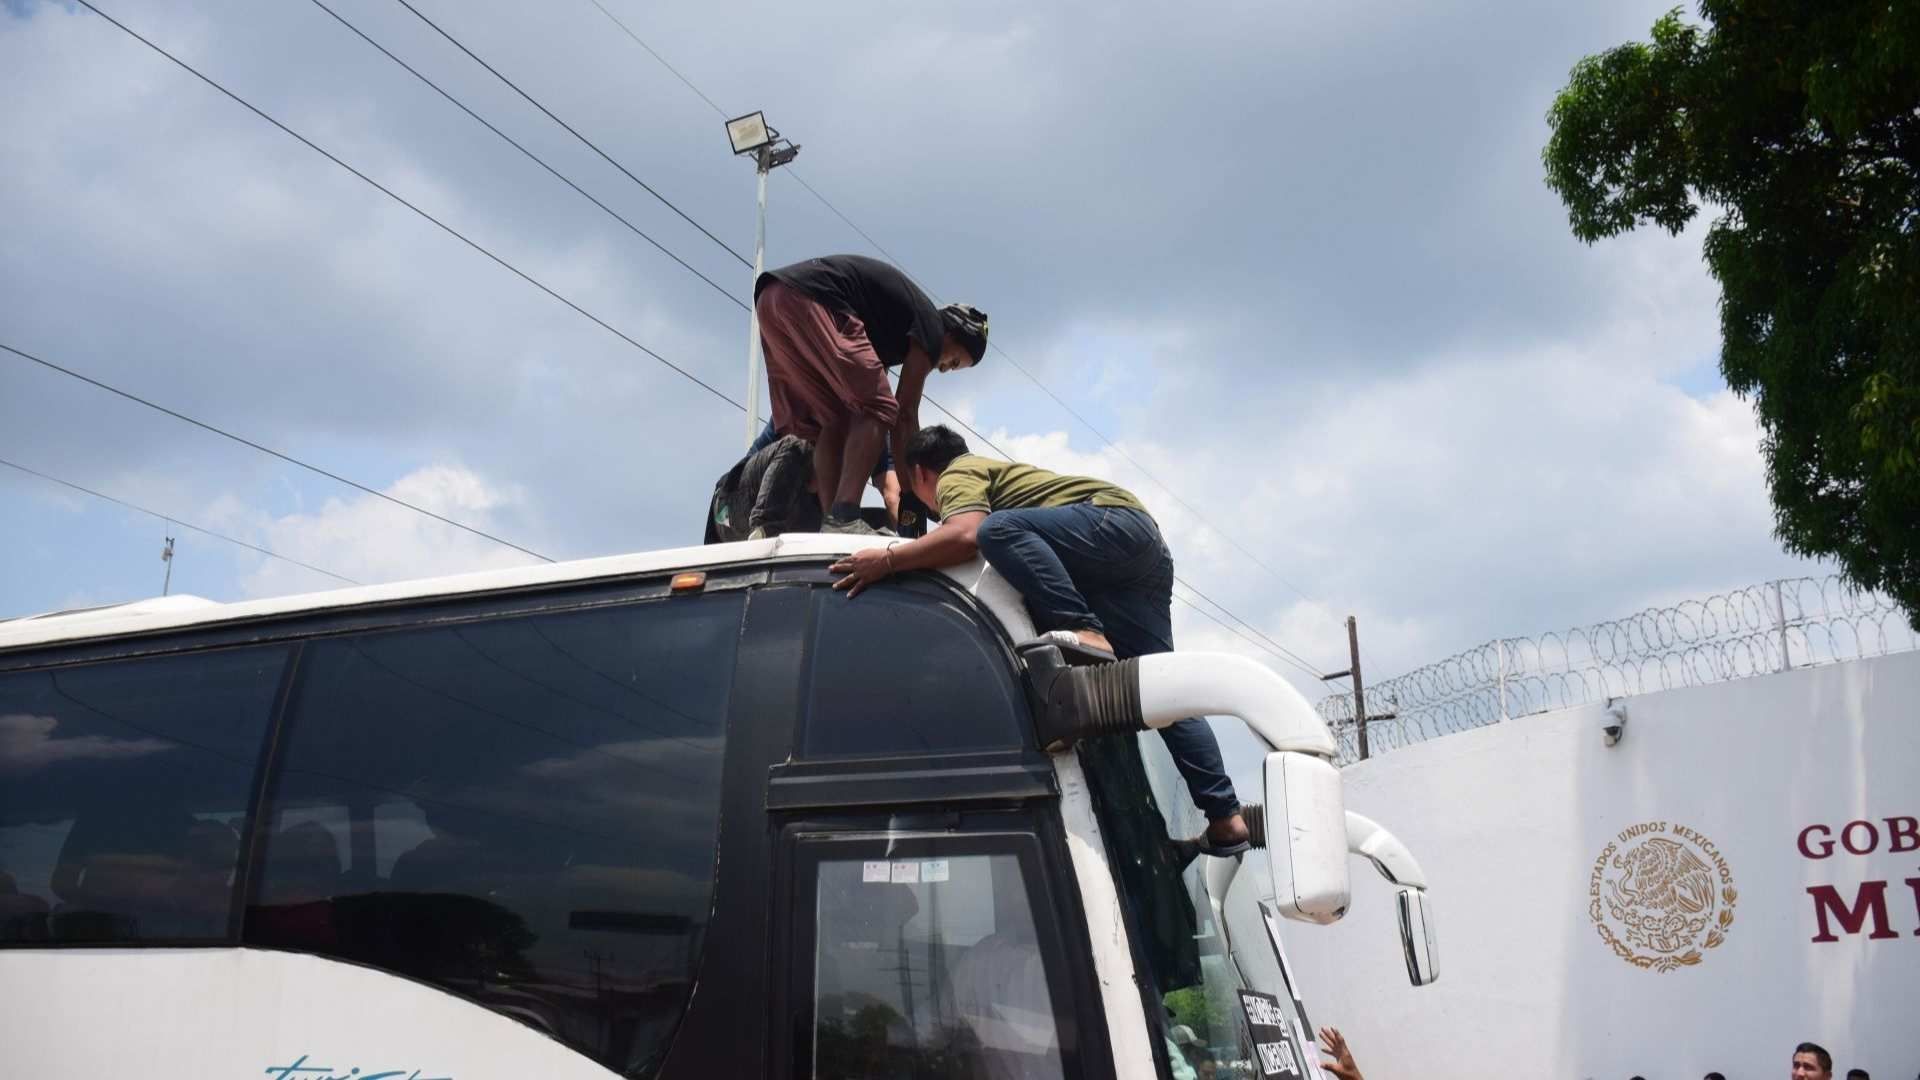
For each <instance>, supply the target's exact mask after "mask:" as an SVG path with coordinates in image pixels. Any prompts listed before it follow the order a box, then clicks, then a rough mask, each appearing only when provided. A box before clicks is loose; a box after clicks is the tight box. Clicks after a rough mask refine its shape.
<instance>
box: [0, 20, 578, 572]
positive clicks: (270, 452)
mask: <svg viewBox="0 0 1920 1080" xmlns="http://www.w3.org/2000/svg"><path fill="white" fill-rule="evenodd" d="M79 2H80V3H83V4H84V3H86V2H87V0H79ZM0 349H4V350H5V351H7V352H10V353H12V354H13V355H15V356H18V357H20V358H21V359H23V360H30V361H32V362H34V363H36V364H39V365H40V366H41V367H44V368H46V369H48V370H49V371H56V372H59V373H60V374H62V375H65V376H67V377H68V378H72V379H78V380H80V381H81V382H83V383H86V384H87V385H89V386H93V387H96V388H98V389H101V390H105V391H106V392H107V393H109V394H115V395H118V396H119V397H123V398H125V399H127V400H128V401H131V402H134V403H135V404H139V405H145V406H146V407H147V408H149V409H152V410H154V411H155V412H160V413H165V414H166V415H168V416H171V417H173V418H174V419H175V420H180V421H183V422H185V423H189V424H192V425H193V426H194V427H197V428H199V429H201V430H202V431H208V432H212V433H213V434H215V435H218V436H220V437H221V438H223V439H230V440H232V441H233V442H237V443H239V444H240V445H242V446H245V447H248V448H250V449H253V450H258V451H259V452H261V453H263V454H266V455H267V456H268V457H273V458H278V459H280V460H281V461H284V462H286V463H287V464H289V465H297V466H299V467H300V468H302V469H305V470H307V471H308V472H310V473H313V474H315V475H317V476H324V477H326V478H327V479H329V480H332V481H334V482H335V483H340V484H345V485H347V486H348V487H350V488H353V489H354V490H356V491H362V492H365V493H366V494H368V495H372V496H373V497H375V498H377V499H384V500H386V501H387V502H390V503H392V504H393V505H395V506H401V507H405V508H406V509H408V510H411V511H413V512H414V513H416V514H425V515H426V516H427V517H430V518H432V519H434V520H435V521H439V522H443V523H445V524H448V525H451V526H453V527H454V528H456V529H460V530H461V531H463V532H468V533H472V534H473V535H475V536H478V537H480V538H482V539H485V540H491V541H493V542H494V543H496V544H502V545H505V546H506V547H510V548H512V549H513V550H515V551H518V552H521V553H523V554H526V555H531V556H533V557H534V558H536V559H539V560H540V561H541V562H552V561H553V560H552V559H549V558H547V557H546V556H545V555H542V554H540V553H539V552H537V551H534V550H533V549H531V548H524V547H521V546H520V545H519V544H516V543H514V542H513V541H511V540H506V539H503V538H501V537H498V536H495V535H493V534H492V533H490V532H487V531H485V530H483V529H476V528H474V527H473V526H471V525H468V524H466V523H465V522H461V521H455V520H454V519H452V518H450V517H447V516H445V515H443V514H436V513H434V512H433V511H431V510H428V509H427V508H426V507H424V506H416V505H414V504H413V503H410V502H408V501H407V500H405V499H401V498H397V497H395V496H392V495H389V494H387V493H386V492H384V491H379V490H377V489H375V488H371V487H368V486H367V485H365V484H363V483H361V482H359V481H358V480H349V479H348V478H346V477H344V476H341V475H340V474H339V473H336V472H330V471H328V470H326V469H323V468H321V467H320V466H318V465H312V464H309V463H307V462H305V461H301V460H300V459H299V458H297V457H294V456H293V455H291V454H287V453H283V452H281V451H279V450H275V449H274V448H272V447H270V446H262V445H261V444H259V443H257V442H254V441H253V440H252V439H249V438H246V437H245V436H241V435H235V434H234V433H233V432H231V431H228V430H226V429H225V428H220V427H215V426H214V425H212V424H209V423H207V422H206V421H205V420H197V419H195V418H193V417H191V416H188V415H187V414H186V413H183V412H177V411H175V410H173V409H169V408H167V407H166V406H165V405H161V404H158V403H156V402H153V401H149V400H147V399H146V398H143V397H141V396H140V395H138V394H134V393H129V392H128V391H125V390H122V389H120V388H119V387H117V386H113V385H111V384H109V383H104V382H101V381H100V380H99V379H96V378H94V377H92V376H91V375H83V374H81V373H80V372H78V371H75V370H73V369H72V368H70V367H62V366H61V365H59V364H56V363H54V362H53V361H51V360H43V359H41V358H40V357H38V356H35V355H33V354H32V353H29V352H24V351H22V350H20V349H16V348H14V347H13V346H11V345H8V344H6V343H5V342H0Z"/></svg>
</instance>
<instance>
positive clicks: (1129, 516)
mask: <svg viewBox="0 0 1920 1080" xmlns="http://www.w3.org/2000/svg"><path fill="white" fill-rule="evenodd" d="M900 460H901V461H903V462H904V463H905V465H906V470H905V473H904V474H903V476H902V481H903V482H904V483H905V484H906V485H907V486H908V487H909V489H910V490H912V491H913V493H914V494H915V495H916V496H918V497H919V499H920V501H921V502H923V503H925V504H926V505H927V506H928V507H929V508H930V509H931V510H932V511H933V512H934V513H936V514H938V515H939V517H940V527H939V528H938V529H935V530H934V531H932V532H930V533H928V534H927V535H926V536H924V537H921V538H920V539H918V540H912V541H908V542H905V543H900V544H895V545H893V546H890V547H885V548H869V549H867V550H865V551H856V552H854V553H853V554H852V555H849V556H847V557H846V558H844V559H841V560H840V561H839V562H836V563H834V564H833V570H834V572H835V573H842V574H845V575H846V576H845V577H843V578H841V579H840V580H839V581H838V582H836V583H835V584H834V588H836V589H844V590H846V591H847V593H848V595H849V596H858V595H860V591H861V590H862V589H864V588H866V587H867V586H869V585H872V584H874V583H875V582H878V581H882V580H885V579H886V578H887V577H889V576H891V575H893V574H896V573H898V572H900V571H902V570H927V569H935V568H938V567H942V566H954V565H957V564H959V563H963V562H967V561H969V560H971V559H973V558H974V556H975V555H976V554H978V555H980V556H983V557H985V558H986V560H987V562H988V563H989V564H991V565H992V566H993V568H994V569H995V570H997V571H999V572H1000V576H1001V577H1003V578H1005V579H1007V582H1008V583H1009V584H1011V585H1012V586H1013V587H1014V588H1016V589H1018V590H1019V591H1020V595H1021V596H1022V597H1024V598H1025V599H1026V602H1027V613H1028V614H1029V615H1031V616H1032V617H1033V625H1034V629H1036V630H1039V631H1040V632H1041V633H1042V634H1045V635H1048V636H1049V637H1054V638H1055V639H1056V640H1060V641H1061V642H1062V643H1063V644H1068V645H1078V646H1080V647H1084V648H1089V649H1093V650H1097V651H1099V652H1102V653H1106V654H1108V655H1111V656H1113V657H1115V658H1117V659H1122V660H1124V659H1127V658H1129V657H1134V656H1144V655H1147V654H1149V653H1165V652H1172V651H1173V555H1172V553H1170V552H1169V551H1168V550H1167V543H1166V541H1165V540H1164V539H1162V538H1161V536H1160V528H1159V526H1158V525H1156V524H1155V523H1154V520H1153V516H1152V515H1151V514H1148V513H1147V508H1146V507H1145V506H1144V505H1143V504H1142V503H1141V502H1140V500H1139V499H1137V498H1135V497H1134V495H1133V493H1132V492H1129V491H1127V490H1126V489H1124V488H1121V487H1117V486H1115V485H1113V484H1109V483H1107V482H1106V481H1104V480H1096V479H1093V478H1092V477H1086V476H1062V475H1060V474H1059V473H1053V472H1048V471H1047V470H1045V469H1041V468H1037V467H1035V466H1032V465H1022V464H1018V463H1015V462H1006V461H996V460H994V459H992V458H985V457H980V456H977V455H975V454H970V453H968V452H967V443H966V440H965V439H962V438H961V437H960V436H959V435H958V434H956V433H955V432H953V431H952V430H950V429H948V428H946V427H944V426H941V425H937V424H936V425H934V426H933V427H929V428H922V429H921V430H920V431H919V432H918V433H916V434H915V435H914V437H913V439H912V440H911V441H910V442H909V443H908V445H907V451H906V453H905V454H904V455H903V456H902V457H901V458H900ZM1160 736H1161V738H1163V739H1165V740H1166V744H1167V750H1168V752H1169V753H1171V754H1172V756H1173V761H1174V764H1175V765H1177V766H1179V769H1180V775H1181V776H1182V777H1183V778H1184V779H1185V780H1186V782H1187V790H1188V792H1189V793H1191V795H1192V796H1193V802H1194V805H1195V806H1197V807H1199V808H1200V811H1201V813H1203V814H1205V815H1206V817H1207V822H1208V826H1207V831H1206V833H1205V834H1204V835H1203V836H1202V837H1201V840H1200V843H1201V850H1203V851H1205V852H1207V853H1209V854H1216V855H1231V854H1235V853H1237V852H1240V851H1244V850H1246V848H1247V840H1248V834H1247V825H1246V822H1245V821H1243V820H1242V819H1241V817H1240V801H1239V799H1237V798H1236V797H1235V796H1234V792H1233V782H1232V781H1231V780H1229V779H1228V778H1227V772H1226V768H1225V765H1224V764H1223V763H1222V761H1221V757H1220V744H1219V742H1218V741H1217V740H1216V739H1215V738H1214V734H1213V729H1212V728H1211V727H1208V726H1207V723H1206V721H1204V720H1199V719H1194V718H1189V719H1186V720H1182V721H1180V722H1179V723H1176V724H1173V725H1171V726H1169V727H1166V728H1163V729H1161V731H1160Z"/></svg>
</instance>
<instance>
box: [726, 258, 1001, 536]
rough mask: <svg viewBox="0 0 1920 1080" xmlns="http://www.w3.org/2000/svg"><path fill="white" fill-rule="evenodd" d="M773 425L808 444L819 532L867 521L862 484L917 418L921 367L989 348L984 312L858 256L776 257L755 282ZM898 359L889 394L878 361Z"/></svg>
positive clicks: (953, 362)
mask: <svg viewBox="0 0 1920 1080" xmlns="http://www.w3.org/2000/svg"><path fill="white" fill-rule="evenodd" d="M753 303H754V312H755V313H756V315H757V316H758V317H759V320H760V334H761V338H762V339H763V340H764V341H765V343H766V355H767V390H768V398H769V403H770V404H771V405H772V407H773V426H774V429H775V430H776V431H777V432H778V433H779V434H780V435H783V436H785V435H798V436H799V437H800V438H802V439H805V440H807V441H808V442H811V443H812V444H813V474H814V488H815V490H816V491H817V492H818V494H819V496H820V506H821V508H822V509H823V510H825V511H826V521H825V523H824V524H823V525H822V526H821V530H820V531H822V532H830V533H832V532H872V531H873V530H872V529H871V528H870V527H869V526H867V525H866V524H865V523H864V522H862V521H861V520H860V493H861V490H862V489H863V488H864V487H865V486H866V483H867V478H868V477H870V476H872V475H873V474H874V466H875V464H876V463H877V462H878V461H879V460H880V449H881V447H882V446H885V445H886V444H887V443H888V442H889V440H891V442H892V446H893V456H894V459H895V460H896V461H897V460H899V459H900V458H901V457H903V456H904V455H905V453H906V446H907V440H908V439H910V438H911V437H912V436H913V433H914V432H916V431H918V430H919V429H920V394H921V391H922V389H923V388H924V386H925V384H926V380H927V373H928V372H931V371H935V370H939V371H958V370H960V369H962V368H969V367H972V366H973V365H975V364H977V363H979V362H980V358H981V356H983V355H985V353H986V349H987V317H986V315H985V314H984V313H982V312H981V311H979V310H978V309H976V308H971V307H968V306H966V305H964V304H948V305H947V306H946V307H944V308H935V307H934V306H933V301H931V300H929V299H927V294H926V293H924V292H921V291H920V288H919V286H917V285H915V284H914V283H913V282H912V281H911V280H910V279H908V277H907V275H906V274H904V273H902V272H901V271H900V270H898V269H896V268H894V267H892V266H889V265H887V264H886V263H883V262H881V261H880V260H878V259H869V258H867V257H866V256H864V255H828V256H825V257H823V258H818V259H808V260H807V261H806V262H801V263H795V264H793V265H792V266H783V267H781V268H779V269H778V270H769V271H767V272H766V273H764V274H762V275H760V279H759V280H758V281H757V282H755V283H754V302H753ZM896 367H897V368H899V369H900V387H899V391H898V396H897V397H896V394H895V391H894V389H893V388H892V387H890V386H888V384H887V369H888V368H896Z"/></svg>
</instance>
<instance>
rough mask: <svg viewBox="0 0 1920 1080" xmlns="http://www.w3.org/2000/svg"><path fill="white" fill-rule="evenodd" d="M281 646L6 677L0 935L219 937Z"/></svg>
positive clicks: (112, 939) (1, 713)
mask: <svg viewBox="0 0 1920 1080" xmlns="http://www.w3.org/2000/svg"><path fill="white" fill-rule="evenodd" d="M286 659H287V650H286V649H283V648H255V649H232V650H224V651H218V652H200V653H184V654H178V655H174V656H164V657H157V658H150V659H141V660H117V661H105V662H101V663H94V664H86V665H78V666H72V667H63V668H51V669H43V670H37V671H36V670H27V671H16V672H9V673H6V674H0V944H8V945H17V944H43V945H44V944H53V945H58V944H64V943H80V942H86V943H129V944H131V943H140V942H180V943H218V942H221V941H225V940H227V937H228V927H229V921H230V917H231V913H232V906H233V905H232V896H233V879H234V873H235V870H236V868H237V867H238V865H239V858H240V838H241V836H242V835H243V834H244V832H245V827H246V807H247V803H248V799H249V796H250V795H251V793H252V790H253V785H254V772H255V769H256V768H257V766H258V762H259V758H260V748H261V741H262V739H263V738H264V736H265V734H266V730H267V724H268V721H269V719H270V717H271V715H272V710H273V702H274V695H275V693H276V692H277V690H278V688H279V685H280V681H281V673H282V670H283V669H284V667H285V665H286Z"/></svg>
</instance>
